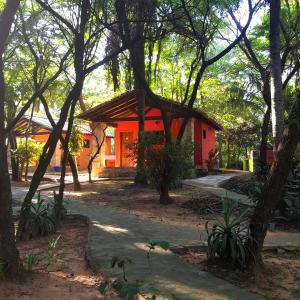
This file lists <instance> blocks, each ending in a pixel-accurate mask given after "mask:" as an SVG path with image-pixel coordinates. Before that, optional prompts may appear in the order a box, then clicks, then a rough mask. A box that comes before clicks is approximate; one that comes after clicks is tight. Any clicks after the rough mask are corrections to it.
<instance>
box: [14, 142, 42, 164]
mask: <svg viewBox="0 0 300 300" xmlns="http://www.w3.org/2000/svg"><path fill="white" fill-rule="evenodd" d="M43 146H44V145H43V144H39V143H37V142H36V141H34V140H31V139H28V141H27V145H26V141H25V140H21V141H20V142H18V147H17V151H16V152H15V153H12V155H17V157H18V160H19V164H20V166H24V165H25V163H26V162H27V161H28V162H29V164H32V163H36V162H37V161H38V160H39V159H40V156H41V154H42V151H43Z"/></svg>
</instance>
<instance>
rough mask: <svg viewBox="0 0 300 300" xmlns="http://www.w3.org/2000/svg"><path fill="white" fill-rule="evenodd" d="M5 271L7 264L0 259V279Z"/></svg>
mask: <svg viewBox="0 0 300 300" xmlns="http://www.w3.org/2000/svg"><path fill="white" fill-rule="evenodd" d="M6 269H7V263H6V262H5V261H4V260H2V259H1V258H0V278H1V277H3V276H4V274H5V271H6Z"/></svg>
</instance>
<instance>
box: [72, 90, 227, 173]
mask: <svg viewBox="0 0 300 300" xmlns="http://www.w3.org/2000/svg"><path fill="white" fill-rule="evenodd" d="M160 105H163V106H164V108H165V110H166V111H167V113H168V114H169V115H172V116H173V118H174V119H173V122H172V126H171V134H172V137H173V138H174V139H175V138H176V136H177V134H178V132H179V129H180V126H181V123H182V120H183V117H184V116H185V115H186V114H187V113H189V114H190V117H191V118H190V120H189V122H188V125H187V126H186V129H185V133H184V138H185V139H189V140H190V141H192V142H193V143H194V145H195V151H194V157H193V160H194V166H195V167H199V168H204V169H206V168H207V160H208V159H209V152H210V151H215V149H216V131H218V130H221V129H222V127H221V126H220V125H219V124H218V123H217V122H216V121H215V120H214V119H212V118H210V117H208V116H207V115H206V114H205V113H204V112H203V111H200V110H198V109H192V110H189V109H188V108H187V106H185V105H182V104H180V103H178V102H175V101H172V100H168V99H165V98H162V97H160V98H159V103H158V101H157V99H155V100H154V99H151V98H150V97H148V96H146V97H145V99H143V105H142V106H141V105H140V100H139V98H138V93H137V92H136V91H134V90H133V91H129V92H126V93H123V94H121V95H120V96H117V97H115V98H113V99H112V100H110V101H107V102H104V103H102V104H100V105H97V106H96V107H94V108H91V109H89V110H87V111H85V112H84V113H82V114H80V115H79V116H78V118H80V119H84V120H87V121H90V122H92V124H91V128H93V130H94V133H95V134H96V135H97V138H98V140H99V141H102V140H103V139H104V140H105V143H103V146H102V148H101V151H100V153H99V155H98V156H97V158H96V159H95V161H94V163H93V175H94V176H109V175H110V174H111V173H112V170H111V169H115V172H114V173H120V174H121V173H122V169H124V170H125V169H126V170H128V168H134V167H135V162H134V160H133V159H132V158H131V155H130V151H131V150H130V147H129V145H130V144H132V143H134V142H136V141H137V139H138V132H139V120H140V119H139V116H140V114H139V111H141V107H142V108H143V109H142V111H143V115H144V116H143V119H144V130H145V131H155V132H157V134H161V135H164V126H163V121H162V116H161V112H160V109H159V106H160ZM107 133H109V134H107ZM94 145H95V143H94ZM117 169H118V171H117Z"/></svg>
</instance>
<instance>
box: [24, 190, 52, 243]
mask: <svg viewBox="0 0 300 300" xmlns="http://www.w3.org/2000/svg"><path fill="white" fill-rule="evenodd" d="M55 230H56V223H55V218H54V214H53V207H52V206H51V205H50V204H49V203H45V200H43V199H41V196H40V194H39V195H38V199H37V203H36V204H34V203H33V204H31V209H30V215H29V219H28V221H27V223H26V232H27V234H28V235H29V237H32V236H38V235H42V236H44V235H49V234H51V233H54V232H55Z"/></svg>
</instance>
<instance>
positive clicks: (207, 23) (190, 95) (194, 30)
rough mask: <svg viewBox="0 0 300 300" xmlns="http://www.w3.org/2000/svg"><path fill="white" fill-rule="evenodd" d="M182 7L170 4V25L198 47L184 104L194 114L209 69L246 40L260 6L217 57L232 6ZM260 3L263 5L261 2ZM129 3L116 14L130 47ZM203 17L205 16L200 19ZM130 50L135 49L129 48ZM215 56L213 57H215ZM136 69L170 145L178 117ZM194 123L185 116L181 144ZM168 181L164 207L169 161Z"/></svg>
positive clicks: (165, 199) (251, 7) (190, 4)
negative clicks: (223, 16)
mask: <svg viewBox="0 0 300 300" xmlns="http://www.w3.org/2000/svg"><path fill="white" fill-rule="evenodd" d="M179 3H180V5H177V3H175V4H174V5H173V6H172V3H171V4H170V3H168V4H169V5H170V7H168V9H167V11H172V12H174V11H176V14H175V13H173V14H172V16H171V17H170V18H168V19H169V24H171V26H172V29H173V32H175V33H176V34H179V35H182V36H184V37H188V41H189V42H190V43H194V45H195V49H196V51H195V57H194V59H193V62H192V65H191V67H190V75H189V76H188V78H189V81H188V84H187V86H186V93H185V95H186V97H185V99H184V101H183V103H182V104H183V105H184V104H186V105H187V108H188V110H187V111H188V112H190V111H191V110H192V108H193V106H194V103H195V101H196V99H197V95H198V88H199V86H200V83H201V80H202V78H203V75H204V73H205V71H206V70H207V68H209V67H210V66H212V65H213V64H214V63H216V62H217V61H218V60H220V59H221V58H223V57H224V56H225V55H226V54H228V53H229V52H230V51H231V50H232V49H233V48H234V47H235V46H236V45H237V44H238V43H239V42H240V41H241V39H242V38H243V36H244V34H245V32H246V30H247V28H248V27H249V25H250V22H251V19H252V16H253V13H254V11H255V10H256V7H257V3H256V4H255V5H253V4H252V1H251V0H249V1H248V8H249V16H248V18H247V22H246V24H245V25H244V28H243V30H242V32H241V34H240V35H239V36H238V37H237V38H236V39H235V40H234V41H233V42H231V43H230V44H229V45H228V46H227V47H225V48H224V49H223V50H221V51H220V52H218V53H214V52H213V51H210V50H211V47H212V44H213V43H214V39H215V38H216V35H217V32H218V29H219V26H220V23H222V22H221V18H220V14H221V11H223V10H224V9H225V8H226V5H227V4H228V3H223V2H222V4H221V5H218V4H216V5H214V4H212V3H211V2H209V1H203V2H202V1H201V2H200V3H199V2H198V1H192V0H190V1H186V0H181V1H180V2H179ZM258 3H259V1H258ZM126 8H127V7H126V3H125V1H124V0H116V11H117V16H118V21H119V25H120V30H119V31H120V35H121V39H122V40H123V43H124V44H126V45H130V43H131V42H132V36H131V34H130V21H129V19H128V9H126ZM199 16H203V17H201V18H199ZM129 50H130V51H132V49H131V48H130V47H129ZM211 53H213V55H211ZM133 68H134V69H136V75H137V76H139V81H140V83H141V84H142V86H143V88H144V90H145V91H146V93H147V95H148V96H149V97H151V99H152V100H154V101H155V102H156V103H157V106H158V107H159V109H160V111H161V115H162V120H163V124H164V131H165V143H166V145H168V144H169V145H170V144H171V143H172V137H171V124H172V120H173V118H174V116H170V115H169V114H168V113H167V111H166V109H165V107H164V106H163V105H162V104H161V101H160V97H159V96H157V95H156V94H155V93H154V92H153V91H152V90H151V88H150V86H149V84H148V83H147V81H146V78H145V77H143V74H140V72H139V71H138V68H137V66H135V65H134V64H133ZM189 119H190V113H186V114H185V115H184V116H183V120H182V124H181V127H180V130H179V133H178V136H177V140H178V142H180V141H181V140H182V138H183V135H184V132H185V128H186V126H187V123H188V121H189ZM164 166H165V167H164V180H161V183H162V184H161V186H160V188H159V192H160V202H161V203H162V204H168V203H171V202H172V199H171V198H170V196H169V180H168V174H170V168H172V165H171V163H170V162H169V161H165V162H164Z"/></svg>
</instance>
